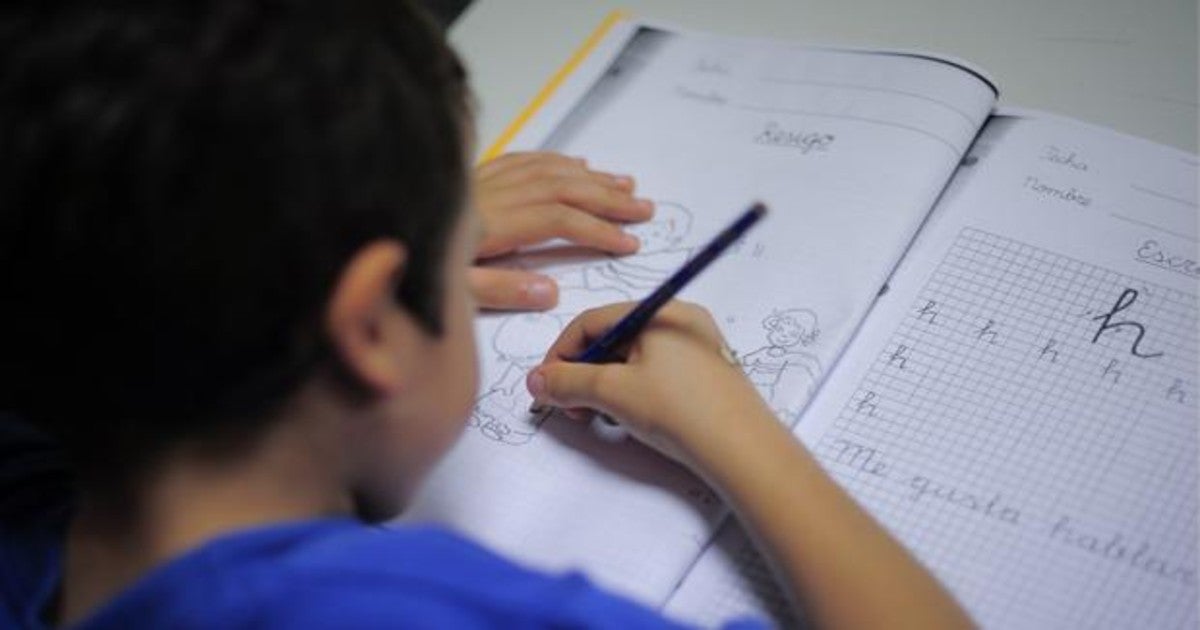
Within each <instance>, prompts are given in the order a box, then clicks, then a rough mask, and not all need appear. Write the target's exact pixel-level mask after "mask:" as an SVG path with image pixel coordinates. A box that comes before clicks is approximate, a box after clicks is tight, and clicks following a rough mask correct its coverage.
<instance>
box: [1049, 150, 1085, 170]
mask: <svg viewBox="0 0 1200 630" xmlns="http://www.w3.org/2000/svg"><path fill="white" fill-rule="evenodd" d="M1042 159H1043V160H1045V161H1047V162H1050V163H1051V164H1057V165H1059V166H1065V167H1067V168H1071V169H1074V170H1077V171H1087V170H1088V165H1087V162H1084V161H1083V160H1082V159H1080V157H1079V155H1078V154H1076V153H1075V152H1074V151H1064V150H1062V149H1060V148H1058V147H1056V146H1054V145H1053V144H1051V145H1047V146H1046V150H1045V152H1043V153H1042Z"/></svg>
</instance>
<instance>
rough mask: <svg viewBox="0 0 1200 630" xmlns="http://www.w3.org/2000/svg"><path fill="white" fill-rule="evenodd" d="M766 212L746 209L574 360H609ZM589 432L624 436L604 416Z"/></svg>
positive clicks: (610, 437) (758, 204)
mask: <svg viewBox="0 0 1200 630" xmlns="http://www.w3.org/2000/svg"><path fill="white" fill-rule="evenodd" d="M766 213H767V207H766V206H765V205H764V204H763V203H761V202H756V203H754V205H752V206H750V209H749V210H746V212H745V213H743V214H742V216H740V217H738V218H737V220H735V221H734V222H733V223H732V224H731V225H730V226H729V227H727V228H725V229H724V230H722V231H721V233H720V234H717V236H716V237H715V238H713V240H712V241H711V242H709V244H708V245H705V246H704V249H702V250H700V253H698V254H696V255H695V257H693V258H692V259H691V260H689V261H687V262H686V263H684V265H683V267H681V268H680V269H679V271H676V272H675V273H674V274H672V275H671V277H670V278H667V281H666V282H664V283H663V284H662V286H660V287H658V288H657V289H655V290H654V292H653V293H651V294H650V295H649V296H647V297H646V299H644V300H642V301H641V302H639V303H638V305H637V306H636V307H634V309H633V310H632V311H630V312H629V314H628V315H626V316H625V317H622V318H621V320H620V321H618V322H617V323H616V325H614V326H613V327H612V328H610V329H608V332H605V333H604V334H603V335H601V336H600V338H599V339H597V340H595V341H593V342H592V343H591V345H589V346H588V347H587V349H585V350H584V351H583V354H581V355H579V357H578V358H576V359H575V361H578V362H581V363H603V362H605V361H611V360H612V358H613V351H614V350H616V349H617V348H619V347H621V346H623V345H625V344H626V343H629V342H630V341H632V340H633V338H634V337H636V336H637V335H638V333H640V332H641V331H642V329H643V328H645V327H646V324H648V323H649V322H650V320H651V319H652V318H653V317H654V314H655V313H657V312H658V309H660V308H662V307H663V305H665V304H666V303H667V302H668V301H670V300H671V298H673V297H675V295H676V294H677V293H679V292H680V291H682V290H683V288H684V287H685V286H687V284H688V283H689V282H691V281H692V279H693V278H695V277H696V276H697V275H698V274H699V273H700V272H701V271H703V270H704V269H705V268H706V267H708V266H709V265H710V264H712V262H713V261H714V260H716V259H717V257H718V256H720V255H721V253H722V252H724V251H725V250H726V249H728V248H729V246H730V245H732V244H733V243H734V242H735V241H737V240H738V239H739V238H741V237H742V235H743V234H745V233H746V231H747V230H749V229H750V228H751V226H753V225H754V224H755V223H758V221H759V219H762V218H763V215H765V214H766ZM592 429H593V430H595V431H596V432H597V433H598V434H599V435H600V436H601V437H603V438H605V439H608V440H613V441H616V440H619V439H621V438H623V437H624V436H625V429H624V428H623V427H621V426H620V425H619V424H617V422H616V421H614V420H613V419H612V418H609V417H608V416H606V415H604V414H597V415H596V418H595V419H594V420H593V421H592Z"/></svg>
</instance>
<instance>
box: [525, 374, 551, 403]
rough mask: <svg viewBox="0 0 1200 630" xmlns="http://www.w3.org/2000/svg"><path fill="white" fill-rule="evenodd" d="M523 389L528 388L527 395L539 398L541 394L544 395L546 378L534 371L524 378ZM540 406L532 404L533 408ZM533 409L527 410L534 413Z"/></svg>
mask: <svg viewBox="0 0 1200 630" xmlns="http://www.w3.org/2000/svg"><path fill="white" fill-rule="evenodd" d="M525 387H527V388H529V393H530V394H531V395H532V396H533V397H534V398H540V397H541V395H542V394H544V393H546V377H545V376H543V375H542V373H541V372H540V371H538V370H534V371H532V372H530V373H529V375H528V376H526V377H525ZM541 406H542V405H541V404H540V403H537V402H535V403H533V407H541ZM533 407H530V408H529V410H530V411H534V408H533Z"/></svg>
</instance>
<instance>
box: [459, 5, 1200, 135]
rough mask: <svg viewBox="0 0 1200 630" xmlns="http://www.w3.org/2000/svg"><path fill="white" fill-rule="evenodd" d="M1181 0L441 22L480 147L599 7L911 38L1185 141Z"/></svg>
mask: <svg viewBox="0 0 1200 630" xmlns="http://www.w3.org/2000/svg"><path fill="white" fill-rule="evenodd" d="M1196 7H1197V3H1196V2H1195V0H1123V1H1122V0H1043V1H1038V0H998V1H997V0H993V1H989V2H982V1H979V0H959V1H957V2H955V1H951V0H841V1H839V2H828V1H825V2H821V1H819V0H746V1H742V2H738V1H733V0H730V1H718V0H624V1H613V2H601V1H599V0H476V1H475V3H474V4H473V5H472V6H471V7H470V8H469V9H468V10H467V11H466V12H465V13H464V14H463V15H462V17H460V18H459V20H458V22H457V23H456V24H455V25H454V27H453V28H452V29H451V31H450V38H451V40H452V41H453V43H454V44H455V46H456V47H457V48H458V50H459V52H460V53H461V54H462V56H463V57H464V59H465V60H466V62H467V65H468V66H469V68H470V71H471V74H472V82H473V85H474V86H475V90H476V94H477V97H478V100H479V104H480V116H479V139H480V147H481V148H482V147H486V146H487V144H488V143H490V142H491V141H492V140H493V139H494V138H495V137H496V136H498V135H499V134H500V132H501V131H502V130H503V129H504V127H505V125H506V124H507V123H508V121H510V120H512V119H513V117H515V116H516V115H517V113H518V112H519V111H520V110H521V108H523V107H524V106H525V104H526V103H527V102H528V101H529V99H530V98H531V97H532V96H533V95H534V93H535V92H537V90H538V88H540V87H541V85H542V84H543V83H544V82H545V81H546V79H547V78H549V76H550V75H551V74H553V73H554V71H555V70H556V69H558V67H559V66H560V65H561V64H562V63H563V61H565V60H566V59H567V57H568V56H570V54H571V53H572V52H573V51H574V50H575V48H576V47H577V46H578V45H579V44H580V42H582V41H583V39H584V38H585V37H587V35H588V34H589V33H590V32H591V31H592V30H593V29H594V28H595V27H596V25H597V24H599V23H600V21H601V20H602V19H603V17H604V16H605V15H606V14H607V13H608V12H609V11H610V10H612V9H613V8H626V9H629V10H631V11H632V12H633V13H634V14H635V15H638V16H644V17H648V18H655V19H661V20H665V21H669V22H673V23H678V24H680V25H684V26H689V27H694V28H697V29H702V30H708V31H713V32H716V33H724V34H730V35H758V36H770V37H780V38H785V39H790V40H794V41H799V42H813V43H818V42H819V43H840V44H847V45H857V46H864V47H877V48H884V47H896V48H910V49H911V48H917V49H923V50H929V51H932V52H940V53H945V54H950V55H955V56H958V57H961V58H963V59H966V60H968V61H971V62H973V63H975V64H977V65H979V66H981V67H983V68H984V69H986V70H988V71H989V72H990V73H991V75H992V77H993V78H994V79H995V80H996V81H997V83H998V84H999V87H1000V90H1001V104H1003V105H1019V106H1024V107H1033V108H1037V109H1044V110H1048V111H1051V112H1055V113H1059V114H1064V115H1067V116H1071V117H1074V118H1080V119H1083V120H1086V121H1089V122H1093V123H1096V124H1100V125H1104V126H1107V127H1112V128H1114V129H1117V130H1120V131H1124V132H1126V133H1130V134H1133V135H1137V136H1142V137H1145V138H1149V139H1151V140H1156V141H1158V142H1162V143H1164V144H1169V145H1173V146H1176V147H1179V148H1182V149H1186V150H1188V151H1196V145H1197V136H1196V134H1197V115H1198V111H1200V109H1198V106H1197V93H1196V84H1197V43H1196V30H1197V22H1196V20H1197V15H1196Z"/></svg>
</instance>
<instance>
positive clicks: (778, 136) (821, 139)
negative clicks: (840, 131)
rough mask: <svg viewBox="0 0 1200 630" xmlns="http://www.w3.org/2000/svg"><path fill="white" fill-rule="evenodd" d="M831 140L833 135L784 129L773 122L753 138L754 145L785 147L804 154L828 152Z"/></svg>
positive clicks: (768, 123)
mask: <svg viewBox="0 0 1200 630" xmlns="http://www.w3.org/2000/svg"><path fill="white" fill-rule="evenodd" d="M833 140H834V135H833V134H830V133H820V132H817V131H797V130H792V129H784V128H783V127H781V126H780V125H779V123H777V122H775V121H769V122H767V124H766V127H764V128H763V130H762V131H761V132H759V133H758V134H757V135H755V136H754V142H755V143H756V144H762V145H767V146H773V147H787V148H789V149H796V150H798V151H800V152H801V153H804V154H808V153H811V152H814V151H816V152H824V151H828V150H829V147H830V146H831V145H832V144H833Z"/></svg>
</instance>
